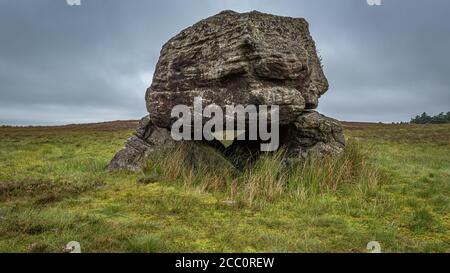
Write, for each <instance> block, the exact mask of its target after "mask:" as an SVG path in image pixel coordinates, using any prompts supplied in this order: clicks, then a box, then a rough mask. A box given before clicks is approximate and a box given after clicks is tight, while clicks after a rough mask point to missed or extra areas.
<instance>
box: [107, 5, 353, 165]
mask: <svg viewBox="0 0 450 273" xmlns="http://www.w3.org/2000/svg"><path fill="white" fill-rule="evenodd" d="M327 90H328V82H327V79H326V77H325V75H324V73H323V71H322V66H321V62H320V59H319V57H318V56H317V52H316V47H315V44H314V41H313V39H312V38H311V35H310V33H309V30H308V23H307V22H306V20H305V19H302V18H289V17H281V16H274V15H269V14H263V13H260V12H250V13H242V14H241V13H236V12H233V11H224V12H221V13H219V14H217V15H215V16H212V17H210V18H207V19H205V20H202V21H200V22H198V23H197V24H195V25H193V26H191V27H189V28H187V29H185V30H183V31H182V32H181V33H179V34H178V35H176V36H175V37H173V38H172V39H170V40H169V41H168V42H167V43H166V44H165V45H164V46H163V48H162V50H161V56H160V59H159V61H158V64H157V66H156V70H155V74H154V78H153V82H152V85H151V86H150V88H148V90H147V93H146V101H147V109H148V112H149V113H150V117H151V120H150V117H146V118H144V119H142V120H141V123H140V125H139V127H138V129H137V130H136V132H135V135H134V136H133V137H131V138H130V139H129V140H128V141H127V143H126V146H125V148H124V149H122V150H121V151H119V152H118V153H117V154H116V156H115V157H114V158H113V160H112V161H111V163H110V164H109V166H108V169H109V170H116V169H126V170H131V171H137V170H139V169H141V167H142V166H143V165H144V164H145V162H146V161H147V159H148V157H149V156H150V154H152V153H153V152H155V151H156V150H159V149H163V148H164V147H167V146H171V145H174V144H175V142H174V141H173V140H172V138H171V135H170V128H171V125H172V122H174V120H173V119H171V111H172V108H173V107H174V106H175V105H179V104H182V105H187V106H191V107H192V106H193V102H194V98H195V97H202V98H203V102H204V104H205V105H206V104H212V103H214V104H216V105H219V106H221V107H225V106H226V105H232V104H241V105H244V106H246V105H279V106H280V124H281V127H280V138H281V146H283V147H286V148H287V152H288V154H290V155H291V156H292V157H301V158H304V157H306V156H307V155H308V154H309V153H311V152H314V153H317V154H319V155H338V154H340V153H341V152H342V151H343V149H344V147H345V139H344V135H343V132H342V127H341V125H340V124H339V122H338V121H336V120H334V119H331V118H327V117H325V116H323V115H321V114H319V113H317V112H315V111H312V109H315V108H316V107H317V105H318V102H319V98H320V96H321V95H322V94H324V93H325V92H326V91H327ZM208 144H209V145H210V146H211V147H214V148H216V149H217V150H219V151H220V152H222V153H223V154H224V155H225V156H233V157H234V158H236V154H237V153H238V154H239V156H240V157H242V158H244V160H245V158H253V157H255V155H258V154H259V144H260V143H258V142H255V141H235V142H234V143H233V144H232V145H231V146H230V147H228V148H224V147H221V145H220V143H217V141H215V142H214V141H213V142H209V143H208ZM233 163H234V162H233Z"/></svg>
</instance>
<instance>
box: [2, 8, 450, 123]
mask: <svg viewBox="0 0 450 273" xmlns="http://www.w3.org/2000/svg"><path fill="white" fill-rule="evenodd" d="M383 2H384V6H382V7H370V6H368V5H367V4H366V2H365V0H347V1H333V0H303V1H298V0H284V1H283V0H281V1H273V0H272V1H271V0H239V1H238V0H210V1H203V0H177V1H175V0H160V1H156V0H155V1H147V0H133V1H123V0H82V6H80V7H69V6H67V5H66V4H65V0H39V1H30V0H2V1H1V2H0V40H1V43H0V123H7V124H61V123H74V122H86V121H90V122H91V121H104V120H114V119H131V118H134V119H138V118H140V117H141V116H143V115H145V113H146V109H145V103H144V93H145V89H146V88H147V86H149V85H150V83H151V79H152V73H153V69H154V66H155V65H156V62H157V59H158V56H159V51H160V49H161V46H162V45H163V44H164V42H165V41H167V40H168V39H169V38H170V37H172V36H173V35H175V34H176V33H178V32H179V31H181V30H182V29H183V28H186V27H188V26H190V25H192V24H193V23H195V22H196V21H198V20H200V19H203V18H205V17H208V16H211V15H213V14H215V13H218V12H219V11H221V10H224V9H233V10H236V11H241V12H243V11H249V10H260V11H263V12H268V13H274V14H279V15H285V16H292V17H304V18H306V19H307V20H308V21H309V22H310V27H311V32H312V34H313V37H314V39H315V40H316V42H317V47H318V49H319V50H320V54H321V55H322V57H323V60H324V65H325V72H326V75H327V77H328V79H329V81H330V91H329V92H328V93H327V94H325V95H324V96H323V98H322V99H321V102H320V107H319V109H320V111H323V112H324V113H326V114H328V115H330V116H336V117H338V118H339V119H343V120H360V121H400V120H408V119H409V118H410V117H411V116H412V115H415V114H417V113H419V112H422V111H427V112H430V113H436V112H440V111H449V110H450V90H449V86H450V77H448V74H449V72H450V54H448V53H447V51H448V48H450V18H448V16H447V13H448V11H449V10H450V2H449V1H447V0H434V1H426V0H411V1H406V0H405V1H402V0H384V1H383Z"/></svg>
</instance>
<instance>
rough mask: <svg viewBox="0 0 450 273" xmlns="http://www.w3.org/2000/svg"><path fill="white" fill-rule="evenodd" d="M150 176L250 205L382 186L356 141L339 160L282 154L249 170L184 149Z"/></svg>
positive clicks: (160, 161)
mask: <svg viewBox="0 0 450 273" xmlns="http://www.w3.org/2000/svg"><path fill="white" fill-rule="evenodd" d="M286 162H289V163H288V164H287V163H286ZM146 174H147V175H153V176H154V175H156V176H157V177H158V178H159V180H163V181H165V182H169V183H170V182H172V183H177V184H182V185H183V186H184V187H186V188H189V189H194V190H196V191H201V192H221V193H226V194H227V196H228V198H229V199H230V200H235V201H239V202H243V203H245V204H248V205H250V206H253V205H256V204H264V203H265V202H273V201H275V200H277V199H279V198H285V197H288V198H294V199H296V200H304V199H306V198H308V197H311V196H316V195H320V194H324V193H333V192H337V191H339V190H340V189H342V188H344V187H356V188H358V189H359V190H361V191H366V190H368V189H371V188H374V187H376V186H377V185H378V184H379V183H380V181H381V176H380V172H379V170H378V169H377V168H375V167H374V166H373V165H372V164H371V163H370V162H369V159H368V157H367V154H366V152H365V150H364V149H363V147H361V144H359V143H358V142H355V141H350V142H349V143H348V145H347V147H346V149H345V151H344V153H343V154H342V155H341V156H339V157H338V158H331V157H325V158H320V157H318V156H314V155H311V156H310V157H309V158H308V159H306V160H294V161H292V160H290V161H286V160H285V158H284V153H283V151H279V152H277V153H272V154H265V155H262V156H261V157H260V158H259V159H258V160H257V161H256V162H254V163H253V164H252V165H251V166H249V167H248V168H246V169H245V170H244V171H238V170H237V169H236V168H234V167H233V165H232V164H231V163H230V162H229V161H228V160H227V159H226V158H224V157H223V156H222V155H221V154H220V153H219V152H217V151H215V150H214V149H213V148H210V147H207V146H202V145H198V144H181V145H179V146H177V147H175V148H173V149H171V150H168V151H165V152H163V153H161V154H159V155H157V156H155V157H154V158H153V160H151V161H150V163H149V165H148V167H147V170H146Z"/></svg>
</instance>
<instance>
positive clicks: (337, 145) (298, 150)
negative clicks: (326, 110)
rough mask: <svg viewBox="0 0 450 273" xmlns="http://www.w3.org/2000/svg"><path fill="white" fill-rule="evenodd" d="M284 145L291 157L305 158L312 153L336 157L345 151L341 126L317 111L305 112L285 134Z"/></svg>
mask: <svg viewBox="0 0 450 273" xmlns="http://www.w3.org/2000/svg"><path fill="white" fill-rule="evenodd" d="M283 138H284V139H283V141H282V143H283V145H284V146H285V147H287V150H288V152H289V153H290V154H291V155H295V156H300V157H302V158H305V157H306V156H308V155H309V154H310V153H315V154H318V155H323V156H324V155H330V156H336V155H339V154H340V153H342V152H343V151H344V148H345V137H344V133H343V130H342V126H341V124H340V123H339V122H338V121H337V120H335V119H332V118H329V117H326V116H324V115H322V114H319V113H317V112H316V111H310V110H309V111H305V112H304V113H303V114H301V115H300V116H298V118H297V120H296V121H295V122H294V124H293V125H292V126H290V127H289V128H288V129H287V131H285V132H284V134H283Z"/></svg>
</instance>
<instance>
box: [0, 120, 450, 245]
mask: <svg viewBox="0 0 450 273" xmlns="http://www.w3.org/2000/svg"><path fill="white" fill-rule="evenodd" d="M136 125H137V123H136V122H132V121H130V122H113V123H104V124H93V125H72V126H64V127H30V128H14V127H0V252H61V251H62V247H63V246H64V245H65V244H66V243H67V242H69V241H74V240H75V241H79V242H80V243H81V246H82V250H83V252H366V245H367V243H368V242H369V241H373V240H376V241H379V242H380V243H381V245H382V249H383V251H384V252H450V125H422V126H419V125H382V124H364V123H346V124H345V128H346V130H345V134H346V137H347V138H348V140H349V146H348V147H349V150H348V151H347V152H346V155H345V156H344V157H343V159H342V160H339V161H338V162H337V163H331V162H329V161H326V162H315V161H313V162H310V163H309V165H307V164H305V165H303V166H301V168H297V169H295V170H293V171H290V172H288V173H287V174H286V175H284V176H281V177H280V176H279V175H277V174H276V169H277V168H278V163H277V162H278V161H277V158H276V156H275V157H264V158H262V159H261V160H260V162H258V163H257V164H256V166H255V167H254V168H253V169H252V170H249V171H248V172H245V173H243V174H238V175H228V176H224V171H227V169H226V168H223V169H221V171H218V172H217V173H214V171H211V170H209V171H203V170H202V171H201V172H199V173H200V174H199V173H195V171H193V169H190V168H184V167H183V166H178V165H177V164H180V162H177V161H176V158H173V157H172V158H169V159H168V158H162V159H158V160H155V161H154V162H150V163H149V168H147V170H146V171H145V172H142V173H139V174H130V173H124V172H116V173H108V172H106V171H104V167H105V166H106V164H107V163H108V162H109V160H110V159H111V158H112V156H113V155H114V153H115V152H116V151H117V150H118V149H119V148H120V147H122V146H123V143H124V141H125V139H126V138H127V137H128V136H130V135H131V134H132V130H133V129H134V128H135V126H136ZM170 159H171V160H172V161H167V160H170ZM180 165H181V164H180ZM286 181H288V182H289V183H287V182H286Z"/></svg>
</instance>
